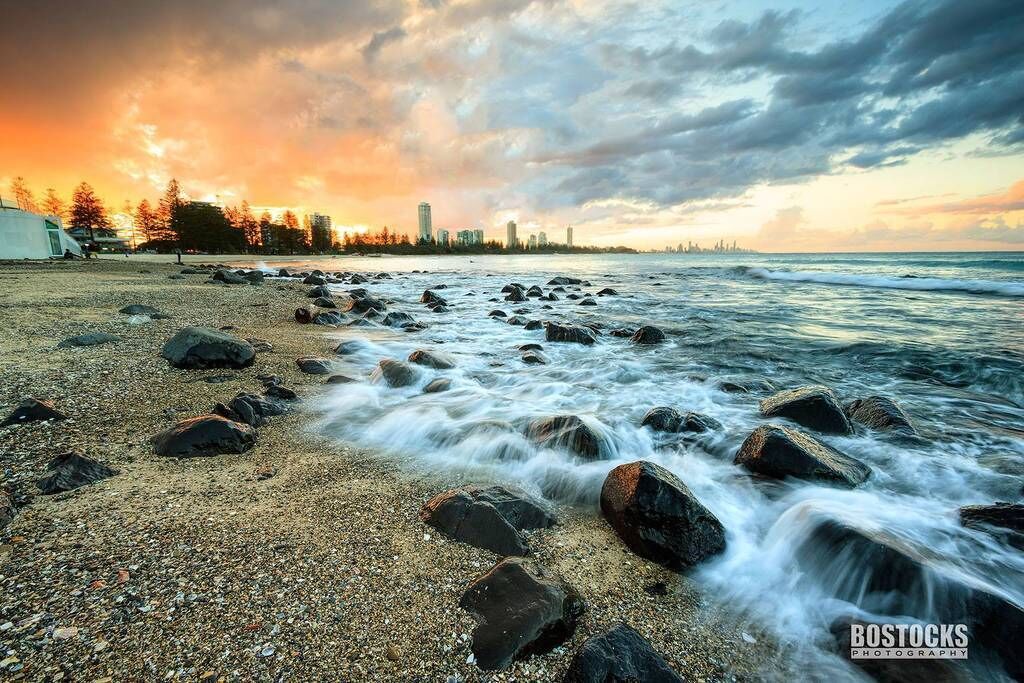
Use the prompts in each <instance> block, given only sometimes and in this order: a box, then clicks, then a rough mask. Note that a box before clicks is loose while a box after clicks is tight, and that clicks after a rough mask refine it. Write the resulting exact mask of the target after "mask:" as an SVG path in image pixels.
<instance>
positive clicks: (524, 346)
mask: <svg viewBox="0 0 1024 683" xmlns="http://www.w3.org/2000/svg"><path fill="white" fill-rule="evenodd" d="M519 350H520V351H542V350H544V347H543V346H541V345H540V344H532V343H531V344H522V345H521V346H520V347H519Z"/></svg>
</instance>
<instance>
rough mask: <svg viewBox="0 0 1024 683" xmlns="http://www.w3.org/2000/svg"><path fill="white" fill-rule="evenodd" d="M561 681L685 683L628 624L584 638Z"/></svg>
mask: <svg viewBox="0 0 1024 683" xmlns="http://www.w3.org/2000/svg"><path fill="white" fill-rule="evenodd" d="M562 683H683V678H682V677H681V676H680V675H679V674H677V673H676V672H675V671H673V670H672V667H670V666H669V665H668V663H667V662H666V661H665V659H664V658H663V657H662V656H661V655H659V654H658V653H657V652H655V651H654V648H652V647H651V644H650V643H649V642H647V640H646V639H645V638H644V637H643V636H641V635H640V634H639V633H637V632H636V631H634V630H633V629H632V628H630V627H629V626H626V625H625V624H618V625H617V626H613V627H612V628H611V629H610V630H608V631H607V632H605V633H602V634H600V635H596V636H592V637H590V638H587V639H586V640H585V641H583V645H581V646H580V649H579V650H578V651H577V652H576V655H575V656H574V657H573V658H572V662H570V663H569V669H568V671H566V672H565V678H563V679H562Z"/></svg>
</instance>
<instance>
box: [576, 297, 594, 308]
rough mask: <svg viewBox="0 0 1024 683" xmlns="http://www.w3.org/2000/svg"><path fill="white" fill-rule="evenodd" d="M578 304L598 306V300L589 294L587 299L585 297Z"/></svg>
mask: <svg viewBox="0 0 1024 683" xmlns="http://www.w3.org/2000/svg"><path fill="white" fill-rule="evenodd" d="M576 305H577V306H596V305H597V301H595V300H594V299H593V298H591V297H589V296H588V297H586V298H585V299H583V300H582V301H580V302H579V303H578V304H576Z"/></svg>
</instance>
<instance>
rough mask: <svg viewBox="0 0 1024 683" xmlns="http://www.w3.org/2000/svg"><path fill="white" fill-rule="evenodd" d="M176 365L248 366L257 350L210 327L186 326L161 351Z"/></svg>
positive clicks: (208, 366)
mask: <svg viewBox="0 0 1024 683" xmlns="http://www.w3.org/2000/svg"><path fill="white" fill-rule="evenodd" d="M160 355H161V356H163V357H164V358H166V359H167V361H168V362H169V363H170V364H171V365H172V366H174V367H176V368H192V369H205V368H245V367H248V366H250V365H252V362H253V359H254V358H255V357H256V351H255V350H254V349H253V348H252V345H251V344H249V342H247V341H245V340H244V339H239V338H238V337H235V336H233V335H230V334H228V333H226V332H221V331H220V330H214V329H211V328H209V327H185V328H183V329H181V330H179V331H178V333H177V334H175V335H174V336H173V337H171V338H170V339H169V340H168V341H167V343H166V344H164V348H163V351H162V352H161V354H160Z"/></svg>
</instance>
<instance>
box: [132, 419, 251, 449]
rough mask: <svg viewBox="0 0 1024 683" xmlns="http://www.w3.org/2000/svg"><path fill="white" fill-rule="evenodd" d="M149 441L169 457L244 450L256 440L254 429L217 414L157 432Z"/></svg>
mask: <svg viewBox="0 0 1024 683" xmlns="http://www.w3.org/2000/svg"><path fill="white" fill-rule="evenodd" d="M152 442H153V447H154V449H155V450H156V454H157V455H162V456H165V457H172V458H193V457H199V456H207V455H217V454H219V453H244V452H245V451H247V450H249V449H250V448H252V447H253V446H254V445H255V444H256V430H254V429H253V428H252V427H250V426H249V425H247V424H242V423H241V422H235V421H234V420H229V419H227V418H225V417H222V416H220V415H200V416H199V417H193V418H190V419H188V420H182V421H181V422H179V423H177V424H176V425H174V426H173V427H171V428H170V429H168V430H166V431H163V432H160V433H159V434H157V435H156V436H154V437H153V439H152Z"/></svg>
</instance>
